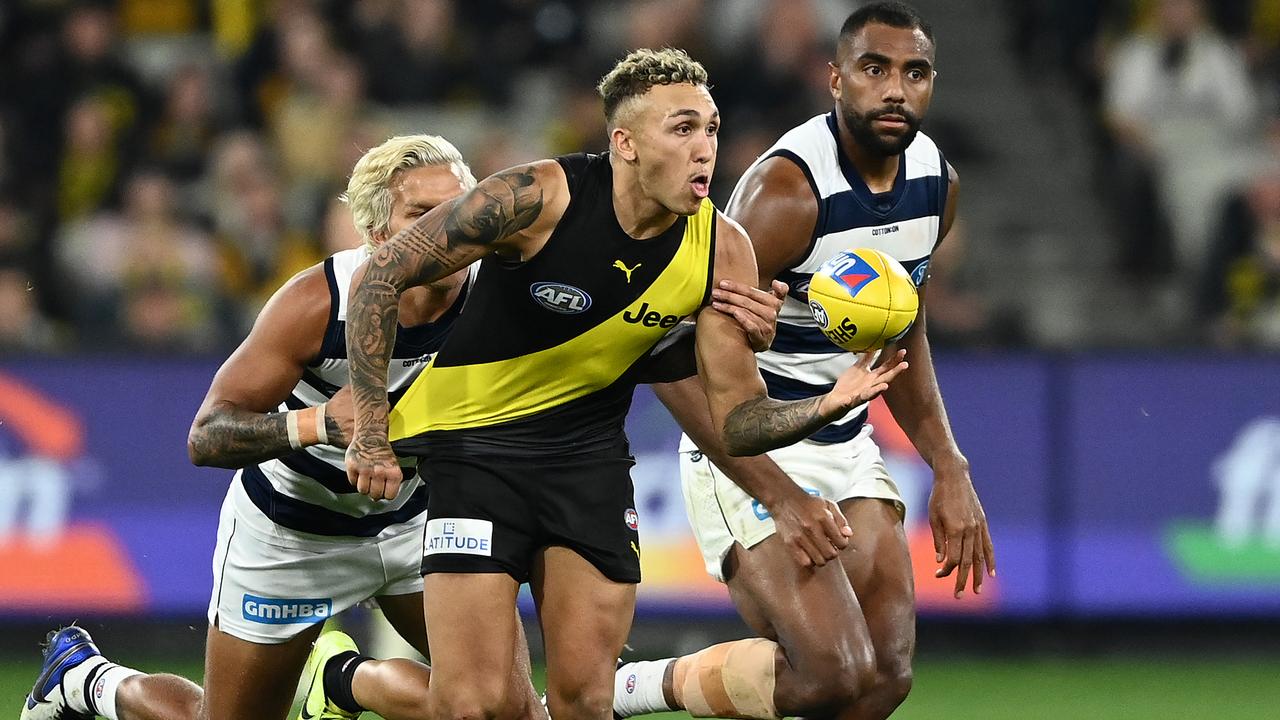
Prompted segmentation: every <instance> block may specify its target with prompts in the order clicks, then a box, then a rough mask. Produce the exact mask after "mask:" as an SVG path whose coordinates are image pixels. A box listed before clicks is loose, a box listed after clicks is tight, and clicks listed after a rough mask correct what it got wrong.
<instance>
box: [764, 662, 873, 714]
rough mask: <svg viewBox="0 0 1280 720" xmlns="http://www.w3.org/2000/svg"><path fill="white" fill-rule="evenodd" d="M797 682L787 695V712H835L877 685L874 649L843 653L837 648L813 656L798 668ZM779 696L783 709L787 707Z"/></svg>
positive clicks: (780, 705)
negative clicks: (784, 706) (801, 667)
mask: <svg viewBox="0 0 1280 720" xmlns="http://www.w3.org/2000/svg"><path fill="white" fill-rule="evenodd" d="M796 675H797V677H796V680H797V681H796V682H795V683H792V684H789V685H790V689H789V692H788V695H789V696H790V697H787V698H785V700H786V709H787V712H786V714H787V715H793V714H796V715H812V714H816V713H822V712H834V711H835V710H837V709H839V708H842V707H847V706H849V705H852V704H854V703H855V702H857V701H858V699H859V698H862V697H865V696H866V695H867V694H869V693H870V692H872V690H873V689H874V687H875V684H876V660H875V655H874V654H873V653H872V652H871V648H869V647H868V648H858V649H857V650H846V651H844V652H841V651H839V650H837V649H835V648H832V649H830V650H829V651H823V652H820V653H819V656H818V657H814V658H810V659H809V662H806V663H805V665H804V667H803V669H800V668H797V673H796ZM782 700H783V698H779V708H778V709H779V711H781V710H782V709H783V703H782Z"/></svg>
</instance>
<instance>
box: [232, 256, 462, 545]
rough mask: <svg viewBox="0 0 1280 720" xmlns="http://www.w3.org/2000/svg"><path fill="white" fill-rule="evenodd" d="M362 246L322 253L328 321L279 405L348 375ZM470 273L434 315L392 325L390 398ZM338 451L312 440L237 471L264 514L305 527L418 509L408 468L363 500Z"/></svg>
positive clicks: (445, 326)
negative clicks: (397, 483) (352, 298)
mask: <svg viewBox="0 0 1280 720" xmlns="http://www.w3.org/2000/svg"><path fill="white" fill-rule="evenodd" d="M368 257H369V251H368V250H366V249H365V248H357V249H354V250H344V251H342V252H339V253H335V254H334V255H332V256H330V257H329V258H328V259H326V260H325V261H324V273H325V277H326V279H327V280H328V281H329V299H330V309H329V322H328V325H327V326H326V327H325V334H324V341H323V343H322V345H321V347H320V353H319V355H317V356H316V357H315V359H313V360H312V361H311V362H310V363H308V365H307V367H306V369H305V370H304V371H303V373H302V379H301V380H299V381H298V384H297V386H295V387H294V389H293V392H292V393H290V395H289V397H288V398H287V399H285V401H284V402H283V403H281V404H280V407H279V410H280V411H281V412H284V411H286V410H300V409H302V408H307V407H314V406H316V405H319V404H320V403H323V402H326V401H327V400H328V399H329V398H331V397H333V396H334V394H336V393H337V392H338V390H340V389H341V388H342V387H344V386H345V385H347V383H348V380H349V378H348V375H347V367H348V361H347V333H346V325H347V322H346V321H347V300H348V294H349V293H350V287H351V278H352V276H353V275H354V273H355V271H356V268H357V267H359V266H360V264H361V263H362V262H364V261H365V259H366V258H368ZM474 279H475V272H474V267H473V269H472V272H471V274H470V275H469V276H468V278H467V281H466V284H465V285H464V286H463V289H462V292H461V293H460V294H459V295H458V299H457V300H456V301H455V302H454V304H453V306H452V307H450V308H449V310H448V311H447V312H445V314H444V315H442V316H441V317H440V318H439V319H437V320H436V321H435V322H431V323H428V324H426V325H419V326H415V327H411V328H406V327H400V328H398V329H397V332H396V343H395V347H394V349H393V350H392V353H391V362H390V365H389V366H388V372H387V376H388V377H387V390H388V393H389V395H390V399H391V403H392V404H393V405H394V404H395V402H396V401H397V400H398V399H399V397H400V396H401V395H402V394H403V393H404V391H405V390H406V389H408V387H409V385H410V384H411V383H412V382H413V380H414V378H416V377H417V376H418V374H419V373H420V372H422V370H423V368H425V367H426V366H427V364H428V363H429V362H430V361H431V358H432V357H433V356H434V355H435V353H436V351H438V350H439V349H440V346H441V345H443V344H444V339H445V337H446V336H447V335H448V333H449V329H450V327H451V326H452V324H453V322H454V320H455V319H457V317H458V313H459V312H461V310H462V306H463V304H464V303H465V302H466V298H467V295H468V293H469V290H470V288H471V284H472V282H473V281H474ZM345 459H346V452H345V450H344V449H342V448H338V447H334V446H331V445H314V446H311V447H307V448H303V449H301V450H295V451H293V452H290V453H289V454H288V455H285V456H283V457H280V458H277V459H274V460H268V461H266V462H263V463H259V464H258V465H251V466H249V467H246V468H244V469H243V470H241V471H240V473H239V479H240V482H241V483H242V486H243V489H244V495H245V496H246V497H247V498H248V500H249V501H250V502H252V504H253V505H254V506H255V507H256V508H257V509H258V510H260V511H261V512H262V514H263V515H265V516H266V517H267V518H268V519H270V520H271V522H273V523H275V524H276V525H278V526H281V527H284V528H288V529H290V530H296V531H299V532H304V533H310V534H313V535H327V536H342V537H378V536H390V535H393V534H395V533H397V532H399V531H400V530H402V529H403V528H401V527H399V526H401V525H403V524H404V523H407V522H409V521H411V520H413V519H414V518H415V517H416V516H418V515H419V514H421V513H422V512H423V511H425V510H426V507H427V488H426V487H425V486H424V485H423V484H422V480H421V478H420V477H419V476H418V473H417V471H416V468H415V467H413V466H408V467H405V468H404V474H405V480H404V483H403V485H401V488H400V493H399V495H397V497H396V498H395V499H394V500H371V499H370V498H369V497H367V496H365V495H361V494H360V493H358V492H356V489H355V488H354V487H352V486H351V484H350V483H349V482H348V481H347V471H346V462H345Z"/></svg>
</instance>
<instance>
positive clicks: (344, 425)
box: [324, 386, 356, 448]
mask: <svg viewBox="0 0 1280 720" xmlns="http://www.w3.org/2000/svg"><path fill="white" fill-rule="evenodd" d="M324 417H325V420H326V426H327V427H329V428H332V427H333V425H334V424H336V425H337V426H338V432H337V434H334V432H333V431H332V429H331V430H330V432H329V444H330V445H332V446H334V447H340V448H344V447H346V446H348V445H350V444H351V436H352V435H354V434H355V432H354V431H355V426H356V416H355V411H354V410H352V408H351V387H350V386H346V387H343V388H342V389H341V390H339V391H338V392H336V393H334V394H333V397H331V398H329V400H328V401H327V402H325V404H324ZM329 420H333V423H329V422H328V421H329Z"/></svg>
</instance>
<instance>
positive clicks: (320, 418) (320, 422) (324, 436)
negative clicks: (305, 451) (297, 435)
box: [316, 403, 329, 445]
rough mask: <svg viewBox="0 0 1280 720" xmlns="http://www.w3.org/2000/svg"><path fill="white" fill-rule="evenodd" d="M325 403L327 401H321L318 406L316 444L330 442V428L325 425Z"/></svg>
mask: <svg viewBox="0 0 1280 720" xmlns="http://www.w3.org/2000/svg"><path fill="white" fill-rule="evenodd" d="M325 405H326V403H320V404H319V405H317V406H316V444H317V445H328V444H329V429H328V428H327V427H325V424H324V414H325Z"/></svg>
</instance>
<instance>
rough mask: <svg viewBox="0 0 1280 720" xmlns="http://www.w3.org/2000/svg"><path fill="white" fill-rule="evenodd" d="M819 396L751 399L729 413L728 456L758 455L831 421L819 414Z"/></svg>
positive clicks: (801, 438) (811, 432) (788, 443)
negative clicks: (800, 398)
mask: <svg viewBox="0 0 1280 720" xmlns="http://www.w3.org/2000/svg"><path fill="white" fill-rule="evenodd" d="M821 401H822V398H821V397H815V398H808V399H806V400H791V401H785V400H774V399H773V398H771V397H768V396H762V397H758V398H753V399H751V400H747V401H745V402H743V403H742V404H741V405H739V406H738V407H736V408H734V409H733V410H731V411H729V414H728V416H726V417H725V420H724V436H725V447H726V448H727V449H728V451H729V454H730V455H759V454H761V453H763V452H768V451H769V450H773V449H775V448H780V447H784V446H786V445H791V444H792V443H797V442H800V441H801V440H803V439H805V438H807V437H809V436H810V435H812V434H813V433H815V432H817V431H818V430H819V429H820V428H821V427H822V426H823V425H826V424H827V423H828V422H830V420H829V419H828V418H825V417H823V416H822V415H820V414H819V413H818V405H819V404H820V403H821Z"/></svg>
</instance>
